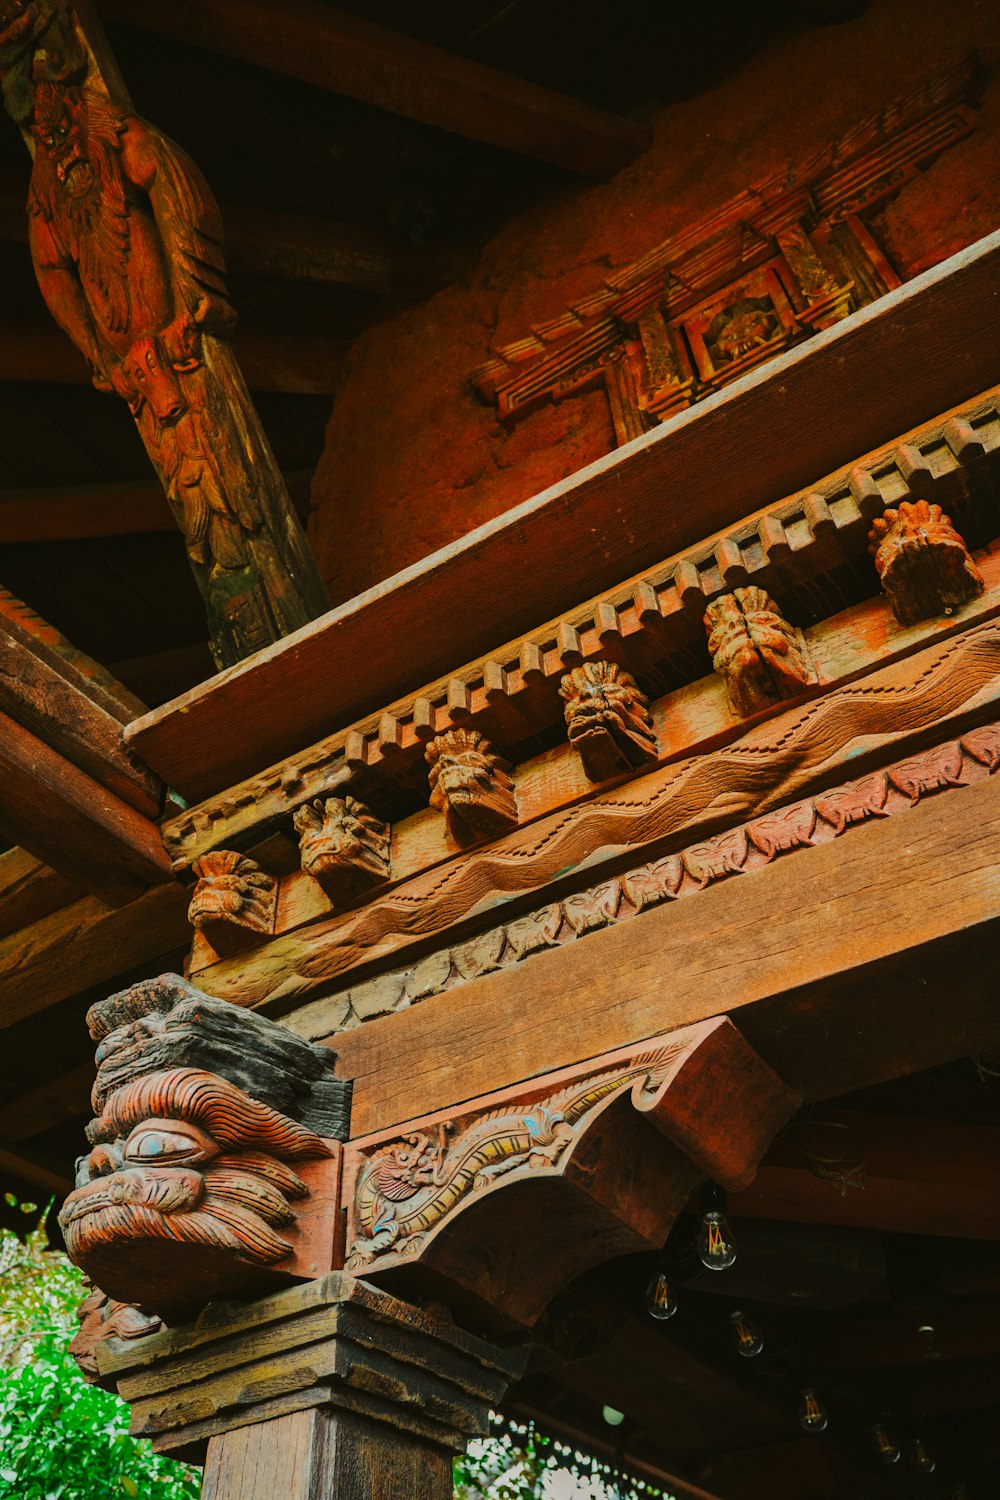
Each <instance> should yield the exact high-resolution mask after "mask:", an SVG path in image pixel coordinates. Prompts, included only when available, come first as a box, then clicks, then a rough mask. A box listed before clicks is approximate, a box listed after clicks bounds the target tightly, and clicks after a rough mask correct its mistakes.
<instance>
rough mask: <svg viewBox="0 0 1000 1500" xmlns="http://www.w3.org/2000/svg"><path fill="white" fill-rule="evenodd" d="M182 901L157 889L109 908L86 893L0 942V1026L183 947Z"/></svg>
mask: <svg viewBox="0 0 1000 1500" xmlns="http://www.w3.org/2000/svg"><path fill="white" fill-rule="evenodd" d="M187 906H188V897H187V895H186V894H185V892H184V891H182V890H181V888H180V887H179V886H176V885H166V886H159V887H156V888H155V889H153V890H151V891H147V893H146V894H145V895H144V896H140V897H139V899H138V901H134V902H132V903H131V905H129V906H122V907H118V908H117V909H109V908H108V907H107V906H105V905H104V903H103V902H102V901H98V900H97V899H96V898H94V897H92V896H87V897H85V898H84V899H83V900H82V901H77V902H75V903H74V905H72V906H67V907H64V908H63V910H62V911H58V912H55V913H54V914H53V915H51V916H49V917H46V918H44V919H43V920H42V921H40V922H35V923H34V924H33V925H32V926H31V927H24V928H22V929H21V931H20V932H16V933H13V934H12V935H11V936H10V937H7V938H4V939H3V941H2V942H0V1028H2V1027H5V1026H13V1025H14V1024H15V1023H16V1022H17V1021H20V1020H23V1018H24V1017H25V1016H31V1015H34V1014H36V1012H38V1011H41V1010H46V1009H48V1008H49V1007H50V1006H53V1005H57V1004H58V1003H59V1001H60V1000H66V999H68V998H69V996H71V995H77V994H79V993H80V991H81V990H85V989H88V988H89V987H90V986H92V985H98V984H102V983H103V982H104V981H105V980H108V979H113V978H114V977H115V975H117V974H121V973H123V972H125V971H126V970H128V969H131V968H135V967H137V966H138V965H140V964H145V963H151V962H152V961H153V960H155V959H162V958H163V956H164V955H170V954H173V953H175V952H176V951H177V949H179V948H183V947H184V945H185V944H186V942H187V939H188V936H189V933H190V928H189V927H188V924H187Z"/></svg>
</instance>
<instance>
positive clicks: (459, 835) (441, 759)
mask: <svg viewBox="0 0 1000 1500" xmlns="http://www.w3.org/2000/svg"><path fill="white" fill-rule="evenodd" d="M424 755H425V757H426V760H427V764H428V767H429V768H430V777H429V780H430V789H431V796H430V804H431V807H436V808H437V809H438V811H439V812H443V813H444V816H445V819H446V821H447V824H448V832H449V833H450V834H451V836H452V838H453V839H454V840H455V842H456V843H457V844H472V843H475V842H477V841H478V840H479V839H484V838H496V837H497V836H498V835H499V834H501V833H506V832H507V830H508V829H510V828H516V827H517V801H516V798H515V796H514V782H513V778H512V777H511V773H510V766H509V765H508V764H507V762H506V761H505V760H503V759H502V758H501V757H500V756H499V755H498V754H497V752H496V750H495V749H494V748H493V746H492V745H491V744H490V742H489V740H488V739H486V737H485V735H482V734H480V733H479V731H478V730H475V729H450V730H448V732H447V733H446V734H439V735H438V736H437V738H436V739H433V740H431V741H430V742H429V743H428V745H427V748H426V749H425V751H424Z"/></svg>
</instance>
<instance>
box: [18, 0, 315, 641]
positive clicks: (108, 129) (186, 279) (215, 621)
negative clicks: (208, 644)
mask: <svg viewBox="0 0 1000 1500" xmlns="http://www.w3.org/2000/svg"><path fill="white" fill-rule="evenodd" d="M0 72H2V73H3V80H4V92H5V100H6V103H7V106H8V109H9V110H10V112H11V113H12V114H13V115H14V117H15V119H17V120H18V121H19V122H20V123H21V124H22V129H23V130H24V132H25V134H26V136H27V137H28V138H29V139H30V143H31V145H32V149H33V152H34V164H33V167H32V173H31V184H30V189H29V197H28V212H29V240H30V246H31V254H32V259H33V261H34V265H35V271H36V274H37V277H38V283H39V286H40V287H41V291H42V295H43V297H44V298H45V301H46V303H47V305H48V307H49V310H50V311H51V313H52V315H53V316H54V318H55V319H56V321H57V323H59V325H60V327H61V328H63V329H64V330H65V332H66V333H67V334H68V335H69V337H70V338H71V339H72V340H73V342H74V344H75V345H76V346H77V348H78V349H79V350H80V352H81V353H82V354H83V356H84V358H85V359H86V360H87V362H88V364H89V365H90V368H91V371H92V375H93V380H94V384H95V385H96V386H97V387H98V388H99V389H101V390H105V391H116V392H117V393H118V394H119V395H120V396H123V397H124V398H125V400H126V401H127V402H128V403H129V406H130V408H131V411H132V414H133V417H134V418H135V422H136V425H137V427H138V429H139V432H140V435H141V437H142V439H143V442H144V443H145V446H146V449H147V451H148V452H149V455H150V457H151V459H152V461H153V464H154V465H155V467H156V469H157V472H158V473H159V475H160V478H161V480H162V482H163V486H164V489H165V490H166V493H167V497H168V500H169V502H170V505H171V507H172V509H173V513H174V516H175V518H176V520H177V523H178V525H179V526H180V528H181V530H182V532H183V534H184V538H185V542H186V545H187V552H188V557H189V559H190V562H191V566H192V569H193V571H194V574H195V578H196V580H197V582H198V585H199V587H200V589H201V591H202V593H203V595H204V597H205V601H206V605H207V609H208V615H209V627H210V632H211V637H212V647H213V651H214V653H215V656H216V660H217V662H218V664H219V665H220V666H224V665H230V664H232V663H233V662H235V661H238V660H240V658H242V657H244V656H246V655H248V654H249V653H250V652H252V651H255V650H258V649H259V648H260V647H262V646H264V645H266V644H268V643H269V642H270V641H273V640H277V639H278V638H279V637H280V636H281V635H283V634H287V633H288V631H290V630H293V629H296V628H298V626H300V625H303V624H305V623H307V622H308V621H309V620H310V619H312V618H314V617H315V615H316V614H318V613H320V612H321V611H322V610H323V609H324V608H326V607H327V605H326V599H325V596H324V595H323V591H322V587H321V585H320V584H319V579H318V576H317V575H316V574H315V566H314V564H313V562H312V559H311V557H310V555H309V553H308V549H307V548H306V546H305V541H304V538H302V536H301V533H300V532H299V531H298V527H297V523H296V522H295V519H294V516H293V515H292V513H291V510H290V507H289V505H288V500H287V494H286V493H285V491H284V487H283V485H282V483H281V480H280V476H279V475H278V474H277V471H276V469H275V467H274V463H273V459H272V458H271V456H270V454H269V452H268V451H267V449H266V444H265V443H264V440H263V435H262V434H261V433H260V431H259V424H258V423H257V420H256V415H255V413H254V412H253V409H252V407H251V406H250V403H249V398H248V397H247V395H246V390H245V387H244V386H243V384H242V380H241V378H240V376H239V373H238V370H237V369H236V366H235V363H234V362H233V360H232V356H231V354H230V353H229V352H228V350H227V349H226V348H225V346H224V345H220V344H218V343H217V342H216V340H217V339H218V338H224V337H225V336H226V335H228V334H229V333H230V332H231V330H232V328H233V325H234V323H235V321H236V319H235V313H234V311H233V309H232V307H231V305H230V303H229V300H228V297H227V292H226V283H225V264H224V261H223V255H222V225H221V221H220V218H219V211H218V208H217V207H216V204H215V202H214V200H213V198H212V195H211V193H210V191H209V189H208V186H207V184H206V183H205V181H204V179H203V178H202V176H201V174H200V173H199V172H198V170H197V168H196V167H195V166H194V164H193V163H192V162H191V161H190V160H189V159H188V157H187V156H186V155H185V154H184V152H183V151H181V150H180V149H179V147H177V146H175V145H174V144H173V142H171V141H169V140H168V139H167V138H166V136H164V135H162V134H161V133H160V132H159V131H158V130H156V129H154V127H153V126H151V125H149V124H148V123H147V122H146V121H144V120H141V119H139V118H138V117H137V116H136V115H135V114H134V113H132V111H131V110H130V109H129V108H127V107H124V106H122V105H121V104H119V103H116V102H115V101H114V100H113V99H112V98H111V96H110V94H109V93H108V91H107V89H106V88H105V87H104V85H103V81H102V80H101V78H100V75H99V73H98V71H97V68H96V65H95V64H94V61H93V58H92V57H91V56H90V54H89V52H88V49H87V46H86V45H85V39H84V36H83V32H82V31H81V29H80V26H79V22H78V20H77V18H76V16H75V12H74V11H73V10H72V7H70V6H69V5H65V4H53V3H52V0H36V3H34V4H26V3H25V0H0Z"/></svg>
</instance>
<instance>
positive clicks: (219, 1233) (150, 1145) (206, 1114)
mask: <svg viewBox="0 0 1000 1500" xmlns="http://www.w3.org/2000/svg"><path fill="white" fill-rule="evenodd" d="M88 1135H89V1137H90V1139H91V1141H92V1142H93V1143H94V1145H93V1150H92V1151H91V1153H90V1155H89V1157H88V1158H87V1159H86V1161H85V1162H84V1163H83V1164H82V1167H81V1172H80V1179H81V1180H80V1182H79V1185H78V1186H77V1188H76V1190H75V1191H74V1192H73V1193H71V1194H70V1196H69V1197H68V1198H67V1199H66V1202H65V1204H64V1205H63V1208H62V1212H61V1213H60V1215H59V1221H60V1224H61V1225H62V1228H63V1232H64V1235H65V1238H66V1247H67V1249H68V1251H69V1253H70V1255H71V1257H72V1258H73V1259H74V1260H75V1261H76V1263H77V1264H78V1265H81V1266H83V1267H84V1269H87V1270H90V1269H91V1267H90V1264H89V1262H90V1258H91V1257H92V1255H93V1253H94V1252H95V1251H99V1250H101V1249H102V1248H103V1247H107V1246H108V1245H111V1244H115V1243H118V1242H122V1241H135V1240H150V1239H153V1240H156V1239H159V1240H168V1241H173V1242H175V1243H177V1242H180V1243H183V1244H189V1245H190V1244H196V1245H205V1246H211V1247H214V1248H216V1249H221V1250H228V1251H235V1252H236V1253H237V1254H238V1255H239V1256H240V1257H241V1258H242V1259H243V1260H245V1261H249V1262H250V1263H252V1264H257V1265H272V1264H275V1263H276V1262H278V1261H280V1260H283V1259H284V1257H285V1256H286V1255H287V1254H289V1253H290V1250H291V1247H290V1245H289V1244H288V1243H287V1242H286V1241H285V1240H283V1239H282V1238H281V1236H280V1235H279V1234H278V1233H277V1232H276V1231H277V1230H278V1229H279V1228H281V1227H282V1226H285V1225H288V1224H291V1223H292V1222H293V1221H294V1218H295V1214H294V1212H293V1210H292V1208H291V1202H292V1201H294V1200H295V1199H296V1198H300V1197H302V1196H304V1194H305V1192H306V1189H305V1185H304V1184H303V1183H302V1181H301V1179H300V1178H299V1177H298V1176H297V1175H296V1173H295V1172H294V1171H293V1170H292V1168H291V1167H290V1166H289V1165H288V1163H289V1161H296V1160H300V1159H304V1158H308V1157H319V1156H326V1155H329V1150H328V1147H327V1146H326V1145H325V1143H324V1142H323V1141H322V1140H321V1139H320V1137H319V1136H317V1135H316V1134H315V1133H314V1132H313V1131H311V1130H309V1129H308V1128H307V1127H306V1126H304V1125H301V1124H299V1123H298V1122H297V1121H295V1120H291V1119H289V1118H288V1117H287V1116H286V1115H282V1114H280V1113H279V1112H278V1111H277V1110H274V1109H270V1108H269V1107H268V1106H267V1105H264V1104H260V1103H258V1102H257V1101H256V1100H254V1099H251V1098H249V1097H248V1096H247V1095H246V1094H244V1093H243V1092H242V1091H241V1090H240V1089H238V1088H236V1087H235V1086H234V1085H233V1084H231V1083H230V1082H228V1080H226V1079H224V1078H220V1077H218V1076H217V1075H216V1074H214V1073H208V1072H204V1071H202V1070H201V1069H196V1068H178V1069H175V1070H174V1071H172V1072H167V1073H154V1074H151V1075H149V1076H148V1077H145V1078H140V1079H137V1080H136V1081H135V1082H133V1083H130V1084H127V1085H126V1086H125V1087H124V1088H121V1089H118V1090H117V1091H116V1092H115V1093H114V1094H112V1096H111V1097H110V1099H109V1100H108V1101H107V1103H106V1105H105V1108H104V1112H103V1113H102V1115H101V1116H100V1117H99V1118H98V1119H97V1120H95V1121H94V1122H93V1123H92V1124H91V1126H90V1127H89V1130H88ZM112 1290H114V1289H113V1288H112Z"/></svg>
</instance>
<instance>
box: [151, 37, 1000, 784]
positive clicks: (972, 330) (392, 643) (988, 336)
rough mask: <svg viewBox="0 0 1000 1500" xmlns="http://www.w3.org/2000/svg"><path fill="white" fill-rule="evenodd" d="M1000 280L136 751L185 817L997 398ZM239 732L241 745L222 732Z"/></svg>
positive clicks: (283, 658) (467, 555)
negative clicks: (201, 803)
mask: <svg viewBox="0 0 1000 1500" xmlns="http://www.w3.org/2000/svg"><path fill="white" fill-rule="evenodd" d="M162 11H163V7H158V8H157V14H159V13H161V12H162ZM998 274H1000V233H997V234H994V235H991V236H988V237H987V238H986V239H983V240H980V241H979V242H978V243H977V244H976V245H973V246H971V247H970V248H969V249H968V250H965V251H963V252H962V253H961V254H959V255H956V256H953V257H952V258H951V259H950V260H948V261H945V262H943V263H942V264H941V265H939V266H936V267H934V269H933V270H931V271H928V272H926V273H925V274H924V275H922V276H919V277H917V278H916V279H915V280H914V281H911V282H908V283H907V284H906V285H905V286H903V287H901V288H900V289H899V290H898V291H896V292H893V293H890V294H889V295H888V296H886V297H883V298H882V299H881V301H879V302H876V303H873V304H872V305H871V306H870V307H867V308H865V309H864V310H863V311H861V312H859V313H855V314H853V315H852V316H851V317H849V318H846V319H845V320H844V321H843V322H841V323H838V324H837V325H836V326H835V327H834V328H831V329H829V330H827V331H826V332H825V333H821V334H819V335H817V337H816V338H814V339H811V340H809V341H808V342H807V343H805V344H803V345H802V346H801V347H800V348H798V349H796V350H793V351H791V352H790V353H788V354H786V355H783V356H781V357H780V358H778V359H775V360H773V361H772V362H771V363H770V364H768V365H765V366H764V367H763V368H762V369H760V370H757V371H755V372H754V373H752V374H750V375H747V376H744V377H743V378H742V379H741V380H737V381H735V382H734V383H733V384H732V385H731V386H729V387H727V388H726V390H725V391H723V392H721V393H719V394H718V395H716V396H713V397H711V398H710V399H709V400H707V401H703V402H701V403H700V404H699V405H697V406H695V407H693V408H691V409H690V410H689V411H686V412H682V413H680V414H679V415H678V416H676V417H672V418H671V419H670V421H668V422H665V423H664V424H663V425H662V426H661V427H659V428H658V429H657V430H656V431H655V432H650V433H648V434H646V435H645V436H643V437H640V438H636V439H635V441H634V442H632V443H629V444H627V445H626V447H624V448H621V449H618V450H617V451H616V452H615V453H612V454H609V455H608V457H607V458H604V459H601V460H599V461H598V462H597V463H594V464H590V465H588V467H587V468H585V469H582V470H581V471H580V472H579V473H577V474H574V475H573V476H572V477H571V478H569V479H567V480H565V481H563V482H562V483H560V484H558V485H555V486H553V487H552V488H551V489H549V490H546V491H545V492H544V493H543V494H541V495H539V496H537V497H536V498H535V499H533V500H529V501H526V502H525V503H524V504H523V505H519V506H515V507H514V508H513V509H512V510H509V511H507V512H506V513H505V514H504V515H502V516H500V517H498V518H497V519H496V520H494V521H491V522H489V523H487V524H486V525H484V526H481V527H479V528H477V530H475V531H473V532H470V533H469V535H468V536H466V537H463V538H462V539H461V540H460V541H458V542H456V543H455V544H454V545H452V546H450V547H447V548H444V549H442V550H441V551H439V552H435V553H433V554H432V555H431V556H430V557H428V558H425V559H424V561H423V562H421V563H419V564H416V565H415V566H414V567H412V568H408V569H407V570H406V571H405V572H403V573H399V574H397V575H396V576H395V577H393V578H390V579H387V580H386V581H385V582H384V583H381V584H379V585H377V586H376V587H375V588H372V589H370V590H368V592H367V593H365V594H362V595H360V596H359V597H358V598H357V599H353V600H350V601H348V602H347V603H346V604H341V605H340V606H338V607H337V608H335V609H333V610H331V611H330V612H329V613H328V614H325V615H323V616H322V617H321V618H320V619H318V620H317V621H315V622H314V623H313V624H312V625H309V626H306V627H305V628H304V629H303V630H300V631H298V632H297V633H296V636H295V639H294V642H290V643H289V642H282V643H279V644H278V645H276V646H273V647H269V648H267V649H266V650H264V651H261V652H259V653H258V654H257V656H256V657H255V658H254V661H253V664H252V666H250V667H247V666H238V667H235V668H232V669H230V670H229V671H227V672H223V673H220V674H219V676H218V677H216V678H214V679H213V681H212V683H211V684H206V685H204V686H202V687H199V688H196V689H194V690H193V691H192V692H190V693H188V694H186V695H185V696H184V697H183V698H180V699H178V700H177V702H176V703H174V704H167V705H165V706H164V707H163V708H161V709H158V710H156V712H155V713H152V714H149V715H147V716H146V717H145V718H142V719H139V720H138V721H137V722H136V723H135V724H134V725H133V726H132V727H131V729H130V731H129V735H130V738H131V739H132V741H133V743H134V744H135V746H136V748H137V749H138V750H139V751H140V753H141V754H142V755H143V757H144V758H145V759H146V760H147V761H148V762H149V764H150V765H152V766H154V767H155V768H156V769H157V770H159V771H160V773H161V775H163V776H164V778H165V780H167V781H168V782H170V784H171V785H174V786H177V787H178V788H179V789H180V790H181V791H182V792H183V793H184V795H185V796H187V797H189V798H190V799H194V800H198V799H200V798H202V797H204V796H206V795H207V794H208V793H210V792H213V791H218V790H220V789H221V788H222V787H225V786H229V785H231V784H232V782H233V781H236V780H239V779H240V778H242V777H244V776H247V775H249V774H251V773H252V772H254V771H258V770H260V769H262V768H263V767H264V766H267V765H271V764H274V762H276V761H278V760H280V759H282V758H283V757H284V756H286V755H288V754H291V753H294V752H295V751H296V750H301V749H302V748H303V747H305V746H307V745H310V744H312V743H313V742H314V741H315V740H317V739H319V738H320V736H321V735H323V734H329V733H330V732H331V731H332V730H333V729H335V728H338V727H341V726H344V725H346V724H349V723H350V722H351V721H352V720H353V719H355V718H360V717H361V715H362V714H364V713H367V712H371V711H374V710H377V709H379V710H380V709H383V708H385V706H386V705H387V704H390V703H392V702H393V700H394V699H396V698H398V697H400V696H401V695H402V694H403V693H405V692H408V691H415V690H416V689H418V688H420V687H421V686H422V685H423V684H424V683H427V682H432V681H433V680H434V679H435V678H436V677H439V676H442V675H444V674H446V673H451V672H454V671H455V670H456V668H457V667H458V666H459V665H461V664H462V663H465V662H467V661H469V660H470V658H474V657H475V656H477V655H479V654H481V653H484V652H487V651H491V650H494V649H496V648H497V647H498V646H500V645H501V644H502V643H503V642H504V641H509V640H511V639H512V638H514V637H517V636H518V635H520V634H522V633H523V632H525V631H528V630H533V629H535V628H536V627H538V626H539V625H542V624H544V622H545V621H546V620H550V619H551V618H552V616H553V615H554V614H559V613H561V612H562V611H563V610H567V609H571V608H573V607H575V606H577V605H579V604H580V603H581V602H582V601H584V600H586V599H588V598H589V597H591V596H592V595H594V594H597V593H599V592H600V591H601V590H602V589H605V588H613V587H616V586H619V585H620V584H621V582H622V579H623V578H627V577H628V576H629V574H631V573H638V572H641V570H642V569H644V568H648V567H652V566H654V565H656V564H657V563H659V562H661V561H662V559H663V558H664V557H669V556H670V554H671V552H672V551H674V550H676V551H680V549H682V548H685V547H690V546H693V545H694V544H695V543H697V542H700V541H702V540H703V539H704V537H705V536H706V534H710V533H711V532H712V531H713V530H715V529H717V528H722V527H725V526H729V525H731V524H732V523H733V522H735V521H738V520H741V519H742V518H744V517H745V516H747V515H748V514H749V513H750V512H752V511H753V510H754V509H755V508H757V507H759V506H762V505H766V504H768V503H769V502H772V501H773V500H774V497H775V496H776V495H789V494H794V493H795V491H796V490H798V489H800V488H803V487H805V486H812V487H815V485H816V484H817V482H818V481H819V480H820V479H821V477H822V476H823V475H825V474H827V473H830V472H831V471H833V470H834V469H836V468H837V467H838V465H844V464H856V463H858V462H859V455H863V454H865V453H867V452H870V451H871V450H872V449H874V448H877V447H878V445H879V444H884V443H886V442H888V441H890V440H892V441H898V440H899V434H901V433H907V432H908V431H909V430H910V429H911V428H913V427H915V426H917V425H918V424H919V423H920V422H924V421H930V420H931V419H932V418H933V417H936V416H937V415H938V414H939V413H941V412H942V411H947V410H949V409H950V408H951V407H953V406H955V405H956V404H957V403H959V402H961V401H963V400H967V399H971V398H972V397H973V396H975V395H977V394H978V393H979V392H981V391H983V390H985V389H987V388H988V387H989V386H990V385H991V384H992V383H993V382H994V381H995V379H996V352H995V351H996V348H997V345H998V343H1000V297H997V295H996V281H997V276H998ZM888 370H905V371H906V372H907V378H906V379H905V380H902V379H899V380H893V379H888V378H887V377H886V371H888ZM834 410H835V411H836V413H837V420H836V421H835V422H831V421H829V420H827V416H826V415H825V414H827V413H829V412H830V411H834ZM526 558H528V559H530V560H531V566H530V568H525V559H526ZM514 579H516V580H517V587H516V588H514V587H510V586H509V585H510V583H511V580H514ZM331 662H336V663H337V670H336V671H331V670H330V663H331ZM236 720H239V721H240V722H242V723H243V724H244V725H252V726H253V737H252V738H249V737H248V736H247V735H246V734H245V735H242V736H235V735H233V734H231V733H230V732H229V728H230V726H231V725H232V724H233V723H234V722H235V721H236ZM195 748H196V749H197V759H194V751H195ZM251 760H252V763H251Z"/></svg>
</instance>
